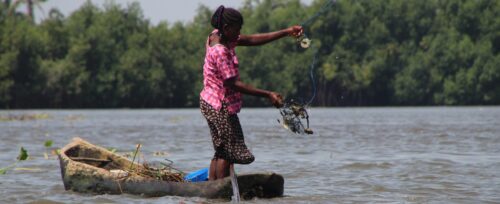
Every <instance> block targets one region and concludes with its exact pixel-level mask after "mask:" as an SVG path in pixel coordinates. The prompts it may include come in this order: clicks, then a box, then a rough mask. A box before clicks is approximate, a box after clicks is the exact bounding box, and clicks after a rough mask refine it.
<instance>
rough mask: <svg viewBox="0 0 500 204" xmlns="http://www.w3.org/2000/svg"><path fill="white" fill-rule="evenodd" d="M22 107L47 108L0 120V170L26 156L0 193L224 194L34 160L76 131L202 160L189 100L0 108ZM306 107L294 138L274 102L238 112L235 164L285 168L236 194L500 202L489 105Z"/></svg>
mask: <svg viewBox="0 0 500 204" xmlns="http://www.w3.org/2000/svg"><path fill="white" fill-rule="evenodd" d="M33 114H39V115H40V114H47V116H48V118H42V119H36V120H30V119H27V120H11V121H1V122H0V168H1V167H6V166H8V165H10V164H12V163H14V162H15V157H16V156H17V155H18V152H19V149H20V147H21V146H23V147H24V148H26V149H27V150H28V153H29V154H30V159H29V160H27V161H23V162H20V163H19V164H18V165H17V166H16V168H17V169H12V170H11V171H9V172H7V174H5V175H0V203H29V202H38V203H58V202H61V203H219V202H223V201H221V200H207V199H203V198H182V197H169V196H166V197H160V198H143V197H140V196H133V195H87V194H79V193H74V192H68V191H65V190H64V187H63V184H62V181H61V175H60V170H59V163H58V161H57V159H56V157H54V156H52V155H51V156H49V158H48V159H45V158H44V153H45V152H47V153H49V155H50V149H52V148H60V147H62V146H64V145H65V144H67V143H68V142H69V141H70V140H71V138H73V137H75V136H79V137H82V138H84V139H86V140H88V141H90V142H92V143H94V144H99V145H101V146H104V147H110V148H116V149H117V151H118V152H123V153H125V152H131V151H133V150H134V148H135V145H136V144H138V143H140V144H142V145H143V146H142V152H143V155H144V158H142V160H144V159H145V160H147V161H148V162H154V161H163V160H164V158H168V159H170V160H173V161H174V164H175V166H177V167H178V168H179V169H181V170H184V171H191V170H196V169H199V168H202V167H207V166H208V165H209V160H210V158H211V157H212V154H213V150H212V146H211V140H210V136H209V131H208V127H207V125H206V122H205V121H204V119H203V118H202V116H201V114H200V112H199V110H197V109H168V110H165V109H161V110H24V111H0V116H3V117H5V116H8V115H33ZM310 115H311V127H312V129H313V130H314V131H315V134H314V135H312V136H302V135H294V134H291V133H289V132H287V131H286V130H284V129H282V128H281V127H280V126H279V124H278V122H277V121H276V119H277V118H278V116H279V113H278V111H277V110H275V109H251V108H247V109H244V110H243V111H242V113H240V114H239V117H240V120H241V123H242V126H243V131H244V133H245V138H246V142H247V145H248V146H249V147H250V148H251V150H252V151H253V153H254V154H255V156H256V160H255V162H254V163H252V164H250V165H246V166H243V165H237V166H236V167H235V169H236V172H237V173H238V174H241V173H249V172H262V171H273V172H277V173H280V174H282V175H283V176H284V177H285V196H284V197H282V198H276V199H271V200H265V199H262V200H259V199H256V200H252V201H246V202H248V203H269V202H273V203H332V202H333V203H358V202H359V203H365V202H374V203H388V202H390V203H496V202H500V170H499V169H500V107H426V108H313V109H311V110H310ZM46 140H52V141H53V142H54V144H53V147H51V148H50V149H46V148H45V147H44V142H45V141H46Z"/></svg>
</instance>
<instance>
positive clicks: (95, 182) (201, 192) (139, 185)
mask: <svg viewBox="0 0 500 204" xmlns="http://www.w3.org/2000/svg"><path fill="white" fill-rule="evenodd" d="M82 156H83V157H87V158H88V157H91V158H95V159H96V161H97V163H99V161H101V160H102V161H106V162H107V164H104V163H106V162H104V163H102V164H89V162H87V163H85V162H79V161H75V160H74V158H76V157H82ZM72 158H73V159H72ZM59 161H60V166H61V175H62V180H63V183H64V187H65V189H66V190H72V191H75V192H82V193H94V194H105V193H107V194H122V193H128V194H135V195H141V196H147V197H157V196H167V195H169V196H186V197H205V198H226V199H230V198H231V196H232V195H233V192H232V191H233V190H232V187H231V180H230V178H229V177H227V178H225V179H219V180H216V181H206V182H194V183H191V182H168V181H161V180H156V179H151V178H145V177H141V176H138V175H130V176H118V175H116V174H113V173H111V172H110V171H109V169H106V168H108V166H110V165H113V166H115V167H116V166H130V165H134V167H135V168H140V165H139V164H132V162H131V161H130V160H128V159H127V158H125V157H122V156H120V155H117V154H114V153H112V152H110V151H108V150H106V149H104V148H101V147H98V146H95V145H93V144H90V143H88V142H87V141H85V140H83V139H80V138H74V139H73V141H72V142H71V143H70V144H68V145H66V146H65V147H64V148H63V149H61V153H60V154H59ZM109 161H112V162H111V163H110V162H109ZM283 185H284V179H283V177H282V176H281V175H278V174H275V173H260V174H246V175H239V176H238V186H239V190H240V195H241V197H242V198H243V199H251V198H253V197H261V198H273V197H279V196H282V195H283Z"/></svg>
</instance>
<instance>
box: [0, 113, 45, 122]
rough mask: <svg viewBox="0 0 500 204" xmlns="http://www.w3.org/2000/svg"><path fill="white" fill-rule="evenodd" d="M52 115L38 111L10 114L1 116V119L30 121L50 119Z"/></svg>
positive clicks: (4, 120)
mask: <svg viewBox="0 0 500 204" xmlns="http://www.w3.org/2000/svg"><path fill="white" fill-rule="evenodd" d="M49 118H50V115H49V114H47V113H36V114H21V115H15V114H9V115H6V116H0V121H3V122H8V121H30V120H43V119H49Z"/></svg>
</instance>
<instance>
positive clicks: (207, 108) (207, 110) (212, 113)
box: [200, 99, 255, 164]
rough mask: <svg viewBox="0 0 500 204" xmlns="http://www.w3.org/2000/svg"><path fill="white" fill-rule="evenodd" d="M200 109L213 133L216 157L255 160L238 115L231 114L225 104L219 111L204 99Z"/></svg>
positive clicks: (245, 160)
mask: <svg viewBox="0 0 500 204" xmlns="http://www.w3.org/2000/svg"><path fill="white" fill-rule="evenodd" d="M200 109H201V113H202V114H203V116H204V117H205V118H206V119H207V122H208V127H209V128H210V134H211V135H212V142H213V145H214V149H215V155H214V159H218V158H221V159H225V160H226V161H228V162H230V163H236V164H250V163H252V162H253V161H254V160H255V157H254V156H253V155H252V153H251V152H250V150H248V148H247V146H246V145H245V139H244V138H243V131H242V130H241V125H240V120H239V119H238V115H236V114H229V112H228V111H227V108H226V105H225V104H223V105H222V108H221V110H220V111H217V110H215V109H214V108H213V107H212V106H211V105H210V104H208V103H207V102H205V101H204V100H203V99H200Z"/></svg>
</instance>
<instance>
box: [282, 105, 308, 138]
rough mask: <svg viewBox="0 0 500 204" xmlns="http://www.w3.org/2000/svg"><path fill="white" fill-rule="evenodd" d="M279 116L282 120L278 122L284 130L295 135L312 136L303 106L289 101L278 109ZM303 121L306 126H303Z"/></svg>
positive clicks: (304, 106)
mask: <svg viewBox="0 0 500 204" xmlns="http://www.w3.org/2000/svg"><path fill="white" fill-rule="evenodd" d="M280 114H281V117H282V120H281V121H280V120H279V119H278V122H279V123H280V124H281V125H283V127H285V128H286V129H288V130H290V131H292V132H294V133H297V134H313V131H312V130H311V128H309V114H308V113H307V109H306V105H305V104H303V103H299V102H297V101H294V100H290V101H288V102H286V103H285V104H284V105H283V107H281V108H280ZM304 120H305V121H306V126H304V123H303V121H304Z"/></svg>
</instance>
